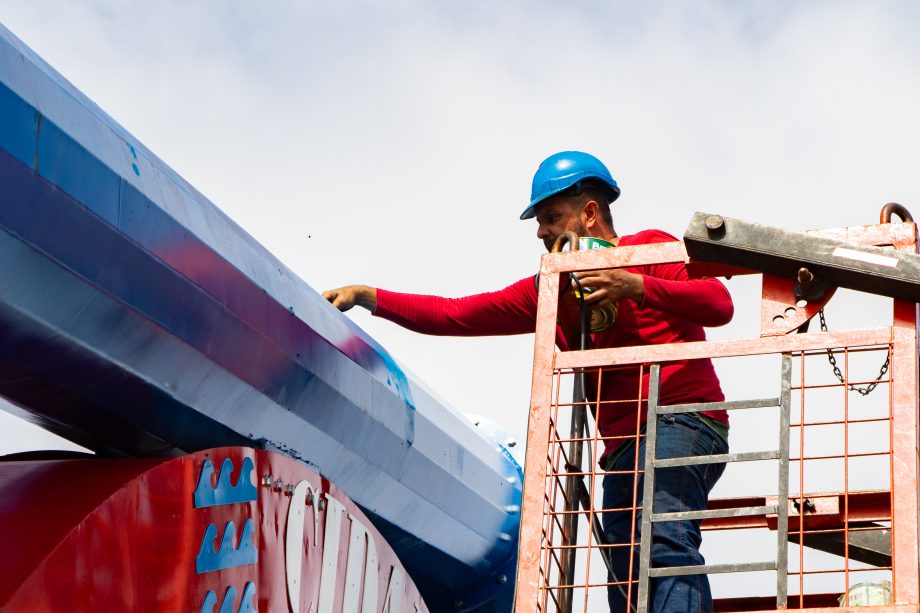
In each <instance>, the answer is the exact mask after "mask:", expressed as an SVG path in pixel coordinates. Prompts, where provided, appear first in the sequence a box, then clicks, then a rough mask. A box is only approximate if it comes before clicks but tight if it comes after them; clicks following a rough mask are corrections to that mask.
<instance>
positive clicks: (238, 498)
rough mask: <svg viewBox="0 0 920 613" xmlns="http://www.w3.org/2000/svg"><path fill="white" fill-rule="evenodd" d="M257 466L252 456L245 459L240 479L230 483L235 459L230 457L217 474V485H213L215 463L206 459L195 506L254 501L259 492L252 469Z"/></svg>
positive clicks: (196, 493)
mask: <svg viewBox="0 0 920 613" xmlns="http://www.w3.org/2000/svg"><path fill="white" fill-rule="evenodd" d="M254 469H255V466H254V465H253V463H252V458H248V457H247V458H245V459H244V460H243V467H242V468H241V469H240V476H239V479H237V481H236V485H235V486H234V485H231V483H230V473H232V472H233V461H232V460H230V458H227V459H225V460H224V463H223V464H221V467H220V474H219V475H218V476H217V487H214V486H213V485H211V481H212V478H213V477H214V465H213V464H211V460H205V461H204V465H203V466H202V467H201V476H200V477H199V478H198V487H197V488H195V508H196V509H201V508H204V507H215V506H218V505H222V504H235V503H238V502H254V501H255V500H256V499H257V498H258V496H259V493H258V491H257V490H256V486H255V485H253V484H252V479H251V478H250V476H251V475H252V471H253V470H254Z"/></svg>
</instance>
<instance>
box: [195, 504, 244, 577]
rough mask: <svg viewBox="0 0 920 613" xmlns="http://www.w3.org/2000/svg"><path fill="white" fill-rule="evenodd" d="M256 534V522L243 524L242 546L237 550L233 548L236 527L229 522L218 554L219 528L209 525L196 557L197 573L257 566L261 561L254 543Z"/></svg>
mask: <svg viewBox="0 0 920 613" xmlns="http://www.w3.org/2000/svg"><path fill="white" fill-rule="evenodd" d="M254 532H255V522H253V521H252V518H250V519H247V520H246V523H245V524H243V534H242V535H241V536H240V544H239V547H237V548H236V549H234V548H233V541H235V540H236V526H234V525H233V522H232V521H228V522H227V525H226V526H225V527H224V536H223V538H222V539H221V540H220V547H219V548H218V550H217V553H215V552H214V540H215V539H216V538H217V527H216V526H215V525H214V524H208V529H207V530H206V531H205V533H204V538H203V539H202V541H201V547H200V548H199V549H198V555H197V556H196V557H195V571H196V572H197V573H199V574H201V573H209V572H212V571H215V570H223V569H225V568H233V567H234V566H245V565H247V564H255V563H256V562H258V561H259V551H258V550H257V549H256V547H255V544H254V542H253V533H254Z"/></svg>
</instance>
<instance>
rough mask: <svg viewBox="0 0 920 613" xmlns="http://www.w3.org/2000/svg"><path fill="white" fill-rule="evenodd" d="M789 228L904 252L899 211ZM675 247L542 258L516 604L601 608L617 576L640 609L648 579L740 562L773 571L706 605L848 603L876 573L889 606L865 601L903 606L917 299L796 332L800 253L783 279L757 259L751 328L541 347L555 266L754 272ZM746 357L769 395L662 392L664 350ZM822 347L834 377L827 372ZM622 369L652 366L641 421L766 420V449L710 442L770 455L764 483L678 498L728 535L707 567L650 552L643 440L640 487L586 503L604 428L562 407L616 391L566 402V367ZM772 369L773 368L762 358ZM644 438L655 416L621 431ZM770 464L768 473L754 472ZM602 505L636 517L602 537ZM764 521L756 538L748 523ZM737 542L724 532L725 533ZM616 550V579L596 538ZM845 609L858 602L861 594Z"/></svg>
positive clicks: (551, 320)
mask: <svg viewBox="0 0 920 613" xmlns="http://www.w3.org/2000/svg"><path fill="white" fill-rule="evenodd" d="M704 221H705V219H704ZM798 234H799V233H797V235H798ZM801 236H802V237H804V239H802V240H805V241H806V244H797V248H798V249H800V250H802V251H803V252H807V251H808V245H807V241H808V240H809V239H810V238H814V239H815V242H817V243H822V244H823V243H825V242H834V243H835V245H836V247H840V245H841V244H843V245H844V246H846V245H849V246H851V247H852V249H851V250H850V251H851V253H868V252H870V251H871V252H872V253H875V251H876V250H875V249H870V250H866V249H863V248H862V246H873V247H886V248H887V249H883V250H878V251H881V252H882V253H883V254H885V253H887V257H889V258H891V259H892V260H900V259H901V258H900V254H913V253H915V252H916V245H917V235H916V226H915V225H914V224H913V223H896V224H889V223H883V224H879V225H871V226H860V227H851V228H842V229H833V230H826V231H818V232H814V233H808V234H802V235H801ZM836 247H835V248H836ZM740 248H742V249H743V246H742V247H740ZM688 249H689V243H688V246H687V247H685V244H684V243H683V242H672V243H658V244H654V245H643V246H635V247H621V248H616V249H608V250H597V251H586V252H570V253H563V254H549V255H546V256H544V258H543V261H542V265H541V269H540V280H539V309H538V322H537V332H536V340H535V352H534V370H533V390H532V397H531V405H530V423H529V429H528V441H527V443H528V444H527V460H526V465H525V484H524V504H523V509H522V518H521V522H522V523H521V544H520V550H519V566H518V575H517V593H516V599H515V612H516V613H532V612H533V611H540V612H541V613H547V612H551V611H565V612H566V613H568V612H569V611H572V610H583V611H589V610H591V611H602V610H607V589H608V587H610V586H614V587H616V586H619V588H618V589H622V590H624V592H626V593H627V594H628V597H629V598H631V599H635V600H638V603H637V605H636V607H637V610H639V611H645V610H652V609H650V608H649V603H648V599H647V593H648V591H647V590H648V582H649V581H654V580H655V577H658V576H663V575H664V574H678V573H683V574H694V573H706V574H709V575H710V576H714V575H716V574H720V573H747V572H757V573H760V576H762V575H764V574H766V575H768V576H769V577H770V578H769V580H767V581H760V583H759V585H760V586H761V588H760V589H761V591H760V592H758V593H744V594H742V595H740V596H739V595H737V594H736V595H728V596H725V595H720V594H719V593H718V591H716V590H714V597H715V607H716V610H717V611H781V610H802V611H818V610H825V609H824V608H825V607H833V608H834V610H835V611H845V610H848V607H847V606H842V607H841V603H849V605H851V606H852V605H855V604H856V603H857V596H859V594H856V592H858V591H859V590H863V591H865V590H867V589H869V588H864V587H863V586H868V585H871V586H875V587H878V589H880V590H881V589H889V590H890V596H891V599H890V604H884V605H878V606H875V607H874V608H873V607H870V608H868V610H875V611H879V612H883V611H884V612H894V611H899V612H906V611H913V612H916V611H917V610H918V603H920V575H918V558H920V556H918V551H920V550H918V487H917V485H918V455H917V453H918V443H917V441H918V421H917V412H918V361H917V321H918V318H917V307H916V305H915V304H913V303H910V302H905V301H903V300H898V299H895V300H892V301H891V302H889V304H891V307H890V309H891V310H890V312H891V324H890V325H886V326H882V327H875V328H867V329H855V330H847V331H834V332H827V331H816V330H812V331H808V330H807V328H808V326H807V324H808V322H809V320H810V319H811V318H812V317H814V315H816V314H817V313H818V312H819V311H820V309H821V308H822V307H823V306H824V305H825V304H826V303H827V301H828V300H830V298H831V296H832V295H833V294H834V288H833V287H826V288H824V289H822V290H821V291H812V292H811V293H807V295H806V293H803V281H807V282H809V283H810V282H811V281H813V278H809V277H808V275H806V274H804V273H802V274H799V275H798V279H797V278H796V268H798V267H796V268H792V269H791V276H789V277H780V276H774V275H770V274H765V275H764V277H763V295H762V300H761V307H760V309H761V310H760V322H761V335H760V336H759V337H758V338H749V339H738V340H719V341H701V342H687V343H676V344H667V345H650V346H642V347H616V348H605V349H588V350H584V351H566V352H561V351H558V350H557V349H556V348H555V335H556V328H557V320H558V319H559V315H560V312H559V310H560V307H559V290H560V283H562V282H563V281H562V280H561V279H563V280H565V279H567V278H568V277H567V274H566V273H570V272H575V271H584V270H598V269H604V268H623V267H629V266H641V265H651V264H659V263H671V262H682V263H686V264H687V265H688V270H690V272H691V274H706V275H710V276H718V275H720V274H744V273H751V272H755V271H752V270H744V269H742V268H740V267H739V266H738V265H737V264H736V265H734V266H731V264H733V263H734V261H733V260H732V259H731V257H729V258H727V260H726V261H727V262H728V263H729V264H728V265H726V264H724V263H718V262H715V263H714V262H706V261H700V260H696V259H693V258H691V257H690V256H689V255H688V253H687V252H688ZM844 255H846V254H844ZM911 257H914V258H916V256H911ZM870 264H872V263H870ZM746 265H747V266H750V265H752V262H750V261H748V262H746ZM835 274H841V273H837V272H835ZM855 274H871V272H870V273H866V271H859V272H857V273H855ZM917 281H918V280H914V282H915V283H916V282H917ZM565 282H567V281H565ZM860 283H863V281H860ZM804 285H807V283H806V284H804ZM884 285H885V284H884V283H879V286H884ZM899 291H900V290H899ZM752 356H763V357H762V358H757V359H762V360H766V361H767V362H768V363H769V364H771V365H772V366H771V367H770V369H769V372H768V371H764V372H763V373H762V372H760V371H758V373H757V375H756V376H757V377H759V378H760V377H766V378H768V379H769V380H770V381H775V382H776V385H775V389H776V392H775V397H774V398H766V399H763V398H759V399H738V400H734V399H732V400H731V401H728V402H725V403H718V404H719V405H720V406H719V407H715V405H712V406H703V405H681V406H672V407H664V406H658V403H657V400H656V390H657V381H656V372H657V369H658V367H659V365H660V364H662V363H667V362H673V361H681V360H692V359H695V358H710V359H713V360H715V361H718V362H720V363H722V362H724V363H727V362H728V361H730V360H739V359H748V358H751V357H752ZM828 357H830V358H832V360H833V364H834V368H835V369H836V371H837V372H838V373H839V378H838V377H835V376H834V374H833V371H832V369H831V366H830V365H829V364H828ZM886 360H887V361H886ZM883 362H884V363H885V364H886V365H887V366H886V367H883V369H882V372H881V373H880V375H879V377H878V378H877V379H871V378H869V377H867V376H866V375H865V374H857V373H862V372H863V370H865V366H863V364H864V363H872V364H874V368H876V369H877V368H878V363H883ZM622 368H640V369H642V373H643V375H646V376H647V377H648V380H649V381H650V384H649V390H647V391H644V392H641V391H640V392H638V393H637V395H636V397H635V399H634V400H632V401H629V402H632V403H633V406H637V407H640V409H641V410H642V411H647V415H648V416H649V420H650V422H649V423H651V424H654V423H656V420H655V417H656V416H658V415H664V414H666V413H678V412H694V411H698V410H702V409H706V408H709V409H712V408H723V409H727V410H730V411H731V412H732V415H734V414H735V413H737V412H738V411H745V412H747V411H755V410H757V411H772V412H773V413H774V415H776V417H775V418H774V422H773V423H774V424H775V425H774V426H773V427H771V428H770V429H769V430H767V431H764V432H762V433H760V434H761V436H760V437H759V439H758V440H760V441H761V443H762V445H763V446H762V448H760V449H753V450H741V451H740V452H733V453H730V454H728V455H726V456H724V457H718V458H713V459H714V460H718V461H729V462H734V464H730V465H729V466H730V467H732V468H730V470H740V471H744V470H750V469H751V467H754V466H755V465H758V464H760V465H762V464H763V463H765V462H766V463H767V464H768V465H772V466H773V467H774V468H770V469H769V471H767V472H764V471H760V472H754V473H752V474H753V475H754V476H753V477H751V478H749V479H748V482H749V483H750V485H751V486H752V487H755V488H756V487H759V488H762V490H763V491H761V492H758V493H757V494H756V495H752V496H746V497H742V498H730V499H710V501H709V506H708V509H707V510H705V511H702V512H695V513H693V514H685V515H693V517H692V519H696V520H699V521H701V522H702V526H703V530H704V543H705V539H706V538H716V537H719V538H723V542H727V543H729V545H728V546H727V547H724V548H722V550H720V559H718V560H709V559H707V564H706V565H705V566H700V567H693V568H686V567H684V568H677V569H674V568H652V567H650V565H649V561H648V548H649V544H650V543H649V541H648V537H647V535H648V532H649V531H648V527H649V525H651V523H652V522H655V521H667V520H668V519H669V518H668V517H664V516H661V515H660V514H658V515H655V514H652V513H644V509H645V508H646V505H645V504H644V503H643V500H648V499H650V496H651V494H652V492H651V491H649V484H650V482H652V479H650V478H649V476H650V475H653V473H654V471H655V470H660V469H661V468H662V467H665V466H667V465H669V464H668V462H669V461H668V460H662V459H660V458H656V457H655V456H654V454H649V456H648V457H647V459H646V463H644V464H640V463H639V461H638V457H637V458H636V462H635V465H634V469H633V475H634V476H635V475H639V474H640V473H643V472H644V473H645V475H646V480H645V484H646V492H644V495H643V492H641V491H636V492H635V493H634V495H633V498H632V504H631V505H628V506H627V507H625V508H617V509H605V508H603V507H602V505H601V503H600V501H601V496H600V483H601V481H602V480H603V478H604V477H605V476H606V475H607V474H608V473H606V472H604V471H603V470H600V469H599V468H598V466H597V465H596V464H595V463H594V461H592V458H598V457H599V455H600V452H601V451H602V450H603V447H604V444H605V442H606V439H604V437H602V436H601V435H600V434H599V433H598V432H597V431H596V430H593V429H591V428H589V430H588V432H587V433H586V434H578V435H573V434H572V433H571V430H570V427H569V423H570V421H571V419H572V416H573V414H577V413H578V412H586V413H587V414H588V415H593V416H596V415H597V413H598V412H599V411H604V410H616V407H614V406H606V405H605V403H604V402H603V400H600V401H599V400H597V398H596V396H597V394H595V396H591V395H590V394H589V398H593V399H591V400H588V401H586V402H581V403H578V402H570V401H568V400H567V399H566V397H565V392H564V390H566V389H567V388H569V387H570V385H571V380H573V379H574V377H575V376H576V375H577V374H579V373H588V374H590V375H591V376H592V377H593V380H596V381H598V382H600V381H602V380H603V377H604V376H605V375H608V376H609V374H610V373H612V372H613V371H615V370H616V369H622ZM773 372H775V378H773V377H774V375H773V374H769V373H773ZM873 375H874V373H873ZM751 376H754V375H751ZM865 385H873V386H874V388H875V392H874V393H873V394H872V396H871V397H869V398H870V399H871V403H870V404H865V403H866V402H869V401H868V400H866V398H867V397H866V396H864V395H863V394H860V393H859V391H858V390H857V388H859V387H860V386H865ZM597 389H600V384H599V383H598V387H597ZM861 403H862V404H861ZM646 436H647V437H648V440H647V441H646V446H647V449H651V448H652V447H653V441H652V438H653V437H654V428H653V427H651V426H650V427H649V431H648V432H645V431H644V430H643V429H642V428H641V427H640V424H639V423H638V420H637V424H636V430H635V432H633V433H632V434H631V435H629V436H628V437H624V438H625V439H634V440H636V441H638V440H639V439H640V438H641V437H646ZM730 440H731V438H730ZM578 447H584V448H585V449H586V450H588V451H589V453H585V454H584V456H585V458H584V459H583V460H582V461H580V462H577V463H575V464H573V463H572V460H571V458H573V457H575V450H576V449H577V448H578ZM677 461H680V460H673V461H671V462H672V464H670V465H674V464H673V462H677ZM703 461H709V460H703ZM741 474H745V473H741ZM767 474H772V475H774V476H773V477H769V478H767V477H764V475H767ZM573 480H575V481H576V482H579V483H581V484H582V486H580V489H581V490H582V491H583V492H584V493H583V494H582V495H581V496H580V497H579V499H578V500H573V499H571V498H572V496H571V495H569V497H568V498H567V496H566V492H567V491H572V488H571V486H569V489H568V490H567V484H570V483H571V482H572V481H573ZM816 488H817V489H816ZM577 489H578V488H576V490H577ZM614 512H616V513H629V514H631V515H632V517H633V518H634V522H633V525H634V526H635V525H640V526H641V528H634V529H633V532H632V535H631V538H630V540H629V541H628V542H616V543H608V542H605V541H604V539H603V537H601V538H598V537H597V536H595V533H596V529H595V528H596V526H597V524H598V523H599V522H600V521H601V518H602V516H603V514H604V513H614ZM573 516H575V517H577V522H575V524H576V526H577V530H574V529H571V528H569V527H568V526H570V525H571V524H572V523H573V522H572V521H571V520H570V518H571V517H573ZM640 533H641V534H640ZM751 534H753V535H754V536H755V537H757V538H759V540H755V541H753V542H756V543H759V545H758V546H757V547H745V546H739V545H738V544H739V543H745V542H751V541H745V540H744V539H745V538H747V537H746V536H745V535H751ZM763 535H766V537H767V538H760V536H763ZM725 538H728V539H729V540H728V541H725ZM733 542H734V543H735V546H731V543H733ZM614 548H635V549H638V550H639V555H638V556H637V558H636V561H635V563H634V566H633V568H632V569H631V572H630V573H629V574H628V576H626V577H621V578H619V580H618V581H613V580H612V579H611V577H610V576H609V574H608V571H607V567H606V566H605V557H606V551H611V550H613V549H614ZM886 581H887V582H889V583H887V584H886V583H885V582H886ZM764 585H766V587H763V586H764ZM889 585H890V588H888V587H886V586H889ZM770 586H772V587H770ZM879 586H881V587H879ZM873 589H874V588H873ZM845 594H849V596H844V595H845ZM862 595H863V596H864V595H865V594H862ZM637 597H638V598H637ZM847 598H849V600H847ZM876 602H879V601H876ZM837 607H841V608H837ZM859 610H860V611H863V610H867V608H866V607H865V606H860V607H859Z"/></svg>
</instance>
